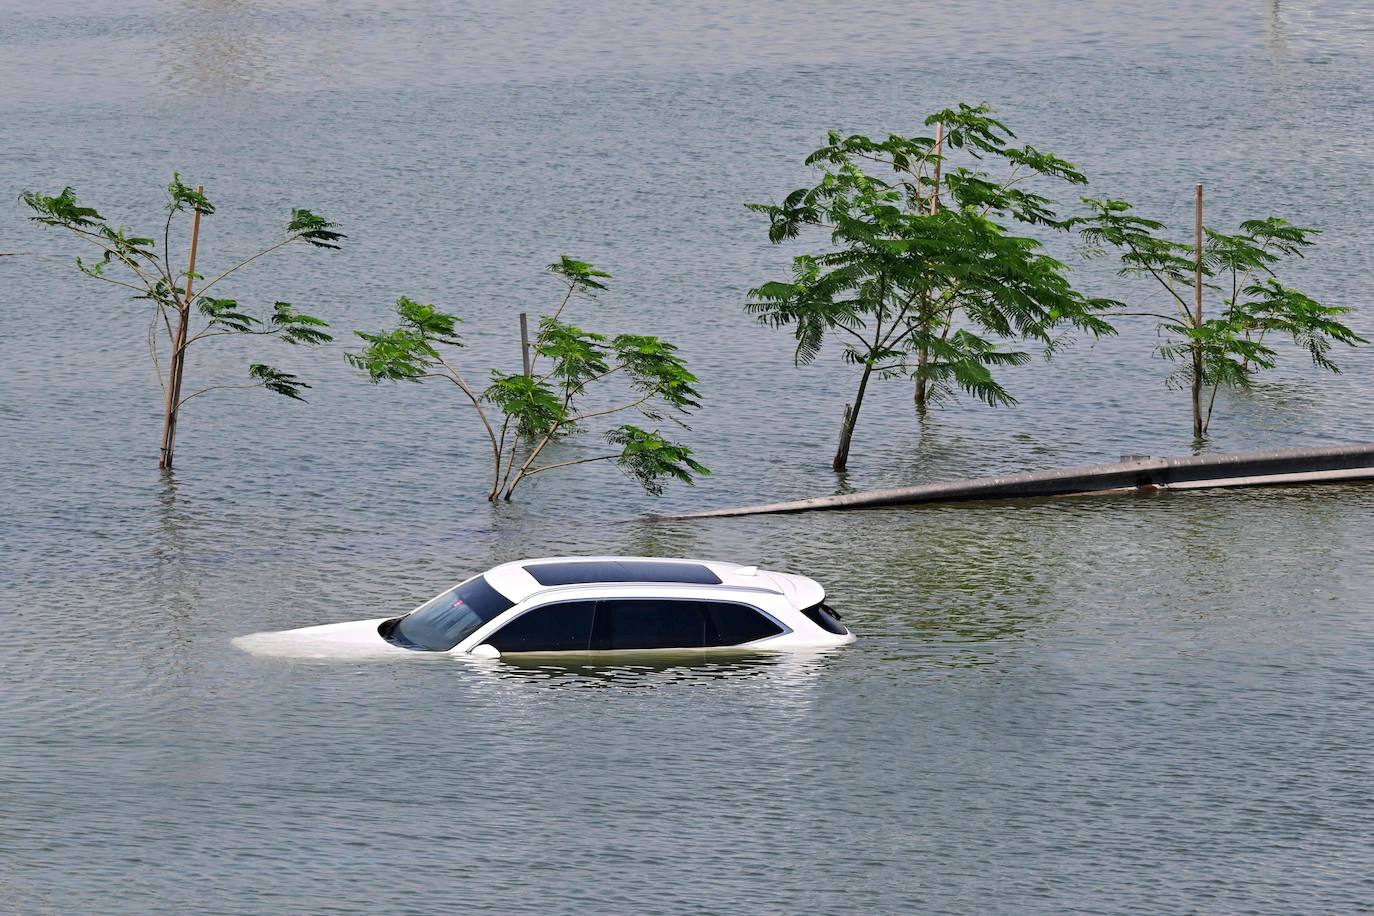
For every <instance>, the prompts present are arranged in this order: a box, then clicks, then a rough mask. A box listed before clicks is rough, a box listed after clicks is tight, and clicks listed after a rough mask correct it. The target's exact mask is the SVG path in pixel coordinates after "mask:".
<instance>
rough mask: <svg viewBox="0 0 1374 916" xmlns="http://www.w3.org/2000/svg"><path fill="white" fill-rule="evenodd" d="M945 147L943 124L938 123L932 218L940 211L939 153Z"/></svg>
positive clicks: (931, 203) (931, 195)
mask: <svg viewBox="0 0 1374 916" xmlns="http://www.w3.org/2000/svg"><path fill="white" fill-rule="evenodd" d="M944 145H945V122H944V121H940V122H939V123H938V124H936V125H935V190H933V191H931V193H930V215H931V216H934V215H935V214H936V213H937V212H938V211H939V209H940V151H941V150H942V149H943V148H944Z"/></svg>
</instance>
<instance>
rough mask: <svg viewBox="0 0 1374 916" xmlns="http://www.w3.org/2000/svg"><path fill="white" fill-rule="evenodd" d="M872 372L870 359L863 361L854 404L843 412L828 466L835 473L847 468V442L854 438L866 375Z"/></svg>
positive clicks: (866, 382) (865, 384) (866, 384)
mask: <svg viewBox="0 0 1374 916" xmlns="http://www.w3.org/2000/svg"><path fill="white" fill-rule="evenodd" d="M872 374H873V363H872V361H869V362H867V363H864V374H863V378H861V379H859V391H858V393H857V394H855V395H854V406H853V407H852V408H849V409H848V412H847V413H846V414H845V418H844V425H843V426H842V427H841V429H840V445H839V448H837V449H836V450H835V460H834V461H832V462H831V463H830V467H831V468H832V469H833V470H834V471H835V472H836V473H840V472H843V471H846V470H848V469H849V443H850V440H852V439H853V438H854V426H855V425H856V424H857V423H858V422H859V408H861V407H863V403H864V391H865V390H866V389H867V388H868V377H869V376H870V375H872ZM846 407H848V405H846Z"/></svg>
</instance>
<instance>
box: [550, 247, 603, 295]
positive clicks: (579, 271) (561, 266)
mask: <svg viewBox="0 0 1374 916" xmlns="http://www.w3.org/2000/svg"><path fill="white" fill-rule="evenodd" d="M548 269H549V272H550V273H554V274H557V275H558V276H560V277H562V278H563V279H564V280H565V281H567V282H568V284H569V286H570V288H571V289H572V290H575V291H577V292H582V293H586V294H589V295H594V294H595V291H596V290H603V289H605V288H606V284H604V283H602V282H600V281H601V280H608V279H610V276H611V275H610V274H608V273H606V272H605V271H603V270H597V269H596V268H595V267H593V266H592V265H591V264H590V263H589V262H587V261H576V260H573V259H572V258H570V257H568V256H567V255H559V257H558V260H557V261H555V262H553V263H552V264H550V265H549V268H548Z"/></svg>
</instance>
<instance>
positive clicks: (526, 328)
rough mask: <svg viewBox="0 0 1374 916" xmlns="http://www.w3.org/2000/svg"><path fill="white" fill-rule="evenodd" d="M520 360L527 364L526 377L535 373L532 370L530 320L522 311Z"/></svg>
mask: <svg viewBox="0 0 1374 916" xmlns="http://www.w3.org/2000/svg"><path fill="white" fill-rule="evenodd" d="M520 360H521V362H522V363H523V364H524V366H525V378H529V377H530V376H531V375H532V374H533V373H532V372H531V371H530V321H529V317H528V316H527V315H526V314H525V313H524V312H521V313H520Z"/></svg>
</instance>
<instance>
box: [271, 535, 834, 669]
mask: <svg viewBox="0 0 1374 916" xmlns="http://www.w3.org/2000/svg"><path fill="white" fill-rule="evenodd" d="M261 635H263V636H267V635H269V634H261ZM270 635H272V636H276V637H287V638H288V639H289V641H290V642H292V643H295V644H297V645H300V646H301V647H302V648H303V647H304V646H305V645H307V644H308V645H310V646H311V647H312V648H313V649H314V650H315V651H316V652H320V651H324V652H328V650H329V649H330V648H331V647H333V648H337V649H340V650H343V651H345V652H347V653H348V654H352V653H353V652H356V651H359V650H363V651H367V653H368V654H372V652H373V651H376V650H383V651H386V650H390V651H394V652H415V651H423V652H447V653H450V654H453V655H473V656H478V657H484V658H495V657H497V656H500V655H505V654H509V653H517V652H600V651H609V650H622V649H626V650H654V649H677V650H701V649H724V648H730V649H747V650H760V651H776V650H792V649H814V648H822V647H828V646H838V645H843V644H845V643H850V642H853V641H854V635H853V634H852V633H850V632H849V630H848V629H847V628H846V627H845V625H844V624H843V623H841V622H840V615H839V614H838V613H836V612H835V611H834V610H833V609H832V608H831V607H830V606H829V605H827V604H826V603H825V590H824V589H822V588H821V586H820V584H819V583H817V582H816V581H814V580H812V579H808V578H806V577H805V576H794V575H787V574H784V573H776V572H765V571H763V570H760V569H758V568H756V567H753V566H738V565H736V564H733V563H714V562H704V561H699V560H665V559H656V558H650V557H595V558H589V557H567V558H549V559H542V560H522V561H519V562H515V563H505V564H503V565H501V566H497V567H494V568H493V569H490V570H488V571H487V572H485V573H483V574H481V575H479V576H474V577H473V578H471V579H468V580H467V581H466V582H462V583H460V584H458V585H455V586H454V587H453V588H451V589H449V590H448V591H446V592H444V593H443V594H441V595H439V596H437V597H435V598H433V599H431V600H430V601H426V602H425V603H424V604H422V605H420V606H419V607H418V608H416V609H415V610H413V611H411V612H410V613H409V614H405V615H404V616H401V617H392V618H383V619H377V620H358V621H353V622H351V623H335V624H327V625H325V626H318V627H305V628H302V629H298V630H288V631H285V632H282V633H277V634H270ZM245 639H250V638H249V637H245ZM245 648H246V646H245Z"/></svg>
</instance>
